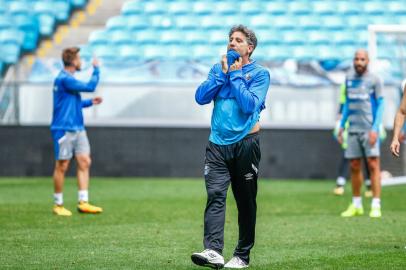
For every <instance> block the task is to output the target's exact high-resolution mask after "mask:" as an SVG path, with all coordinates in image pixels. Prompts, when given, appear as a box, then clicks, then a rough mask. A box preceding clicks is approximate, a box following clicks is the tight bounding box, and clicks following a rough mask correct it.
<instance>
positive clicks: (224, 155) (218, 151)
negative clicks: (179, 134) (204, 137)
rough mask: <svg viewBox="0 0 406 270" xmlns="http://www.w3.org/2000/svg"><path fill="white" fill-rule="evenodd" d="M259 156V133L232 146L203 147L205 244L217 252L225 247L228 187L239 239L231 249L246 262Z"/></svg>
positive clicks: (251, 236) (252, 233)
mask: <svg viewBox="0 0 406 270" xmlns="http://www.w3.org/2000/svg"><path fill="white" fill-rule="evenodd" d="M260 159H261V152H260V148H259V136H258V133H254V134H249V135H248V136H246V137H245V138H244V139H243V140H241V141H239V142H237V143H234V144H231V145H216V144H214V143H212V142H209V144H208V145H207V148H206V161H205V168H204V174H205V182H206V190H207V204H206V210H205V213H204V241H203V242H204V243H203V244H204V247H205V248H209V249H213V250H216V251H217V252H219V253H220V254H221V253H222V251H223V247H224V222H225V211H226V197H227V190H228V187H229V185H230V183H231V188H232V191H233V194H234V198H235V200H236V203H237V208H238V226H239V238H238V244H237V247H236V248H235V251H234V256H238V257H240V258H241V259H243V260H244V261H246V262H247V263H249V254H250V250H251V248H252V247H253V246H254V240H255V222H256V211H257V203H256V196H257V179H258V165H259V161H260Z"/></svg>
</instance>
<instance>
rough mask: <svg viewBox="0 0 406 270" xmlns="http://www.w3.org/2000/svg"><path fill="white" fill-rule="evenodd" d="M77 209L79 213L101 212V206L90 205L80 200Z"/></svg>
mask: <svg viewBox="0 0 406 270" xmlns="http://www.w3.org/2000/svg"><path fill="white" fill-rule="evenodd" d="M78 211H79V212H80V213H87V214H99V213H101V212H103V209H102V208H101V207H97V206H94V205H91V204H90V203H88V202H83V201H81V202H79V204H78Z"/></svg>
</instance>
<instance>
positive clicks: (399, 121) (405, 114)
mask: <svg viewBox="0 0 406 270" xmlns="http://www.w3.org/2000/svg"><path fill="white" fill-rule="evenodd" d="M405 119H406V95H403V97H402V102H401V104H400V106H399V109H398V111H397V112H396V116H395V121H394V123H393V137H392V143H391V146H390V150H391V152H392V154H393V155H395V156H397V157H399V153H400V142H399V135H400V131H401V129H402V127H403V125H404V123H405Z"/></svg>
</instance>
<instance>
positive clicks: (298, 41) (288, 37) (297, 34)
mask: <svg viewBox="0 0 406 270" xmlns="http://www.w3.org/2000/svg"><path fill="white" fill-rule="evenodd" d="M282 40H283V42H284V43H285V44H287V45H294V46H303V45H304V44H305V43H306V42H307V40H308V37H307V36H306V32H303V31H299V30H296V31H285V32H283V38H282Z"/></svg>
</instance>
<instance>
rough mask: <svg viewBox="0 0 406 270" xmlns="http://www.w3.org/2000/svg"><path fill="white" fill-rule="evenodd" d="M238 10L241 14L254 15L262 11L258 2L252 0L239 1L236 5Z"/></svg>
mask: <svg viewBox="0 0 406 270" xmlns="http://www.w3.org/2000/svg"><path fill="white" fill-rule="evenodd" d="M238 9H239V11H240V12H241V13H242V14H243V15H248V16H254V15H258V14H259V13H261V12H262V6H261V4H260V3H253V2H252V1H247V2H241V3H240V6H239V7H238Z"/></svg>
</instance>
